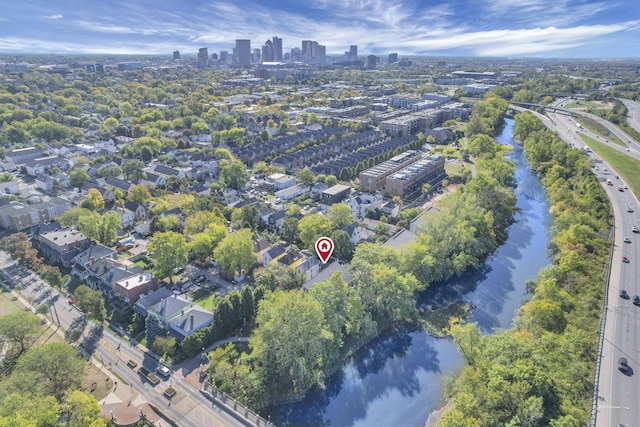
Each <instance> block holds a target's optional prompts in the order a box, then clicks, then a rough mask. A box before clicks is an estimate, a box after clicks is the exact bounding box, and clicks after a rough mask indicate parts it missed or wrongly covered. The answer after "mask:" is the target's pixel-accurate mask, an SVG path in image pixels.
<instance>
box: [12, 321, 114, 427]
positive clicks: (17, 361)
mask: <svg viewBox="0 0 640 427" xmlns="http://www.w3.org/2000/svg"><path fill="white" fill-rule="evenodd" d="M43 329H44V328H43V325H42V321H41V320H40V319H39V318H38V317H37V316H36V315H34V314H32V313H30V312H26V311H19V312H17V313H14V314H10V315H7V316H2V317H0V335H1V336H3V337H5V338H6V339H7V340H9V342H10V343H11V347H10V350H9V352H8V353H7V355H6V358H5V360H4V362H3V364H2V368H3V378H2V379H1V380H0V425H3V426H4V425H7V426H50V425H57V424H58V423H59V422H60V421H61V420H65V421H66V422H67V425H69V426H77V427H81V426H82V427H84V426H91V427H100V426H106V425H107V424H106V421H104V420H103V419H102V417H101V409H100V405H99V404H98V401H97V400H96V399H95V398H94V397H93V396H91V395H90V394H87V393H84V392H83V391H80V386H81V382H82V377H83V372H84V367H85V363H84V362H83V360H82V359H81V358H80V357H79V356H78V352H77V350H76V349H74V348H73V347H72V346H70V345H69V344H67V343H52V344H46V345H43V346H40V347H37V346H34V344H35V343H36V341H37V339H38V337H40V336H41V335H42V333H43Z"/></svg>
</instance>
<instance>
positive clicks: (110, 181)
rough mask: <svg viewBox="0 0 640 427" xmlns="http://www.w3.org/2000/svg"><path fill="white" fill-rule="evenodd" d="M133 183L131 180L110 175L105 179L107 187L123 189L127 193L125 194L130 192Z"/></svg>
mask: <svg viewBox="0 0 640 427" xmlns="http://www.w3.org/2000/svg"><path fill="white" fill-rule="evenodd" d="M132 185H133V184H131V183H130V182H129V181H125V180H124V179H118V178H114V177H112V176H108V177H107V178H105V180H104V186H105V187H108V188H111V189H112V190H115V189H116V188H117V189H119V190H121V191H122V192H123V193H124V194H125V196H126V195H127V193H129V189H130V188H131V186H132Z"/></svg>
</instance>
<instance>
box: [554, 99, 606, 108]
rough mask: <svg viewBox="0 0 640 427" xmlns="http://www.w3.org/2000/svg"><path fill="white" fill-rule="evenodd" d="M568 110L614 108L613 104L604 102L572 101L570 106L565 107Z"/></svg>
mask: <svg viewBox="0 0 640 427" xmlns="http://www.w3.org/2000/svg"><path fill="white" fill-rule="evenodd" d="M565 108H566V109H571V108H583V109H584V108H605V109H609V110H610V109H611V108H613V105H612V104H609V103H607V102H602V101H581V100H578V101H571V102H570V103H569V104H567V106H566V107H565Z"/></svg>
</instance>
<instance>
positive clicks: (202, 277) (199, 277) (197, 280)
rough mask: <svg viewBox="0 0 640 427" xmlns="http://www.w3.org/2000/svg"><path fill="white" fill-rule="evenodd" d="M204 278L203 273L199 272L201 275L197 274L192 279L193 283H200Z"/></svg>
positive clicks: (205, 277) (205, 278)
mask: <svg viewBox="0 0 640 427" xmlns="http://www.w3.org/2000/svg"><path fill="white" fill-rule="evenodd" d="M205 280H207V276H205V275H204V274H201V275H199V276H197V277H196V278H195V279H194V280H193V281H194V282H195V283H202V282H204V281H205Z"/></svg>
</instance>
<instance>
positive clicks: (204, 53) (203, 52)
mask: <svg viewBox="0 0 640 427" xmlns="http://www.w3.org/2000/svg"><path fill="white" fill-rule="evenodd" d="M208 62H209V49H207V48H206V47H201V48H200V49H198V67H204V66H206V65H207V63H208Z"/></svg>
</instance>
